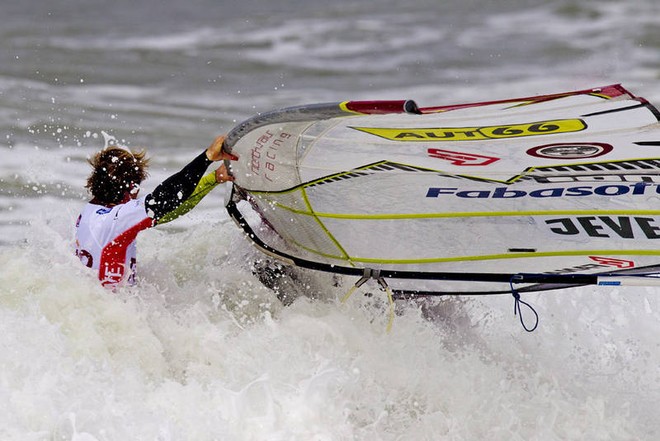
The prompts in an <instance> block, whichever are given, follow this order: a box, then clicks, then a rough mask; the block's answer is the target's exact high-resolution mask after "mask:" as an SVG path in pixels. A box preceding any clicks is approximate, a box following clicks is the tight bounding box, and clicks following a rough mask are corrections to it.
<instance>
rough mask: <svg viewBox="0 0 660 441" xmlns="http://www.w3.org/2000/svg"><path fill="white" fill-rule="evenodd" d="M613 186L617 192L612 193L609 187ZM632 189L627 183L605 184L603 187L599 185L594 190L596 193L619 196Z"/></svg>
mask: <svg viewBox="0 0 660 441" xmlns="http://www.w3.org/2000/svg"><path fill="white" fill-rule="evenodd" d="M610 188H613V189H614V191H615V193H610V192H609V190H608V189H610ZM629 191H630V188H628V187H626V186H625V185H603V186H602V187H597V188H596V189H595V190H594V193H596V194H599V195H601V196H619V195H621V194H626V193H628V192H629Z"/></svg>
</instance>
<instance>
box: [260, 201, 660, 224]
mask: <svg viewBox="0 0 660 441" xmlns="http://www.w3.org/2000/svg"><path fill="white" fill-rule="evenodd" d="M270 202H271V203H273V204H274V205H276V206H277V207H279V208H282V209H284V210H287V211H289V212H291V213H294V214H300V215H303V216H314V217H317V218H328V219H351V220H392V219H434V218H464V217H511V216H520V217H522V216H588V215H593V216H603V215H613V216H654V215H660V210H527V211H457V212H452V213H383V214H367V213H325V212H319V211H312V210H310V211H305V210H300V209H296V208H293V207H288V206H286V205H282V204H280V203H278V202H273V201H270ZM307 206H308V207H310V205H309V203H307Z"/></svg>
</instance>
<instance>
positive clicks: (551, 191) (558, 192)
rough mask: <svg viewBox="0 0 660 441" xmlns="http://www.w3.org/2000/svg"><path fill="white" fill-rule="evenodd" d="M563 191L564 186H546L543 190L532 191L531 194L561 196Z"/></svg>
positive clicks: (539, 196) (550, 196) (542, 196)
mask: <svg viewBox="0 0 660 441" xmlns="http://www.w3.org/2000/svg"><path fill="white" fill-rule="evenodd" d="M563 192H564V189H563V188H545V189H543V190H534V191H531V192H530V193H529V195H530V196H531V197H533V198H559V197H561V195H562V193H563Z"/></svg>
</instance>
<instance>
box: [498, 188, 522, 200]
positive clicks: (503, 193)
mask: <svg viewBox="0 0 660 441" xmlns="http://www.w3.org/2000/svg"><path fill="white" fill-rule="evenodd" d="M523 196H527V193H525V192H524V191H519V190H509V189H507V188H506V187H497V188H496V189H495V191H494V192H493V198H498V199H499V198H521V197H523Z"/></svg>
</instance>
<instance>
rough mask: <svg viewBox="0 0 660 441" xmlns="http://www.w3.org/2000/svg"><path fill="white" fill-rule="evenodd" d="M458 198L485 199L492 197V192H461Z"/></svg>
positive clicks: (457, 194)
mask: <svg viewBox="0 0 660 441" xmlns="http://www.w3.org/2000/svg"><path fill="white" fill-rule="evenodd" d="M456 196H458V197H459V198H472V199H483V198H487V197H488V196H490V191H486V190H482V191H478V190H469V191H459V192H458V193H456Z"/></svg>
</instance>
